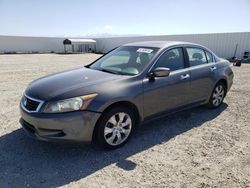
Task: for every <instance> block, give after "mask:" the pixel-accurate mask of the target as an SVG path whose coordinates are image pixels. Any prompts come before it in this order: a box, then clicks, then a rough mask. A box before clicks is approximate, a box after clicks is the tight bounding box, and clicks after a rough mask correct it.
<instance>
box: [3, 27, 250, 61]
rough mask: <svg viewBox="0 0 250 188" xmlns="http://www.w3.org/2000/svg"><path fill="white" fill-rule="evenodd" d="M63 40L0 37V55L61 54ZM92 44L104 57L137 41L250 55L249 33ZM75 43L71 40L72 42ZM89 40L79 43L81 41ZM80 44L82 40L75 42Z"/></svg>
mask: <svg viewBox="0 0 250 188" xmlns="http://www.w3.org/2000/svg"><path fill="white" fill-rule="evenodd" d="M65 39H66V38H56V37H19V36H0V53H16V52H24V53H44V52H64V51H65V46H64V43H63V41H64V40H65ZM92 39H93V41H95V42H96V43H95V47H94V50H95V51H96V52H101V53H105V52H107V51H109V50H111V49H113V48H115V47H117V46H119V45H122V44H125V43H130V42H139V41H156V40H165V41H166V40H170V41H185V42H194V43H198V44H201V45H204V46H206V47H208V48H210V49H211V50H212V51H214V52H215V53H216V54H217V55H218V56H220V57H225V58H229V57H233V56H236V57H238V58H243V56H244V55H245V56H246V55H247V53H249V51H250V32H235V33H210V34H188V35H161V36H136V37H110V38H92ZM71 40H73V41H74V39H71ZM84 40H85V41H88V39H87V40H86V39H82V41H84ZM76 41H81V40H79V39H78V40H76ZM85 49H86V48H85V47H84V50H83V48H82V47H78V48H76V49H75V50H74V51H75V52H88V51H89V49H86V50H85Z"/></svg>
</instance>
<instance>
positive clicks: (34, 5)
mask: <svg viewBox="0 0 250 188" xmlns="http://www.w3.org/2000/svg"><path fill="white" fill-rule="evenodd" d="M245 31H250V0H151V1H150V0H123V1H121V0H120V1H119V0H89V1H87V0H0V35H14V36H49V37H69V36H71V37H79V36H109V35H169V34H193V33H224V32H245Z"/></svg>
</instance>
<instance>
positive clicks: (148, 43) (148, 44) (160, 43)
mask: <svg viewBox="0 0 250 188" xmlns="http://www.w3.org/2000/svg"><path fill="white" fill-rule="evenodd" d="M174 45H196V46H201V45H199V44H195V43H189V42H181V41H144V42H134V43H128V44H125V45H123V46H141V47H154V48H166V47H170V46H174Z"/></svg>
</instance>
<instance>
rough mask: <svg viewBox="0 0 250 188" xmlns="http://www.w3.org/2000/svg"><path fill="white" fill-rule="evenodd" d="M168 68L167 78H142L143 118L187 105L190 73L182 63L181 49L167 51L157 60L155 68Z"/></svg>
mask: <svg viewBox="0 0 250 188" xmlns="http://www.w3.org/2000/svg"><path fill="white" fill-rule="evenodd" d="M157 67H165V68H170V70H171V72H170V75H169V76H168V77H158V78H155V80H154V81H150V80H149V78H144V80H143V88H144V116H145V117H148V116H151V115H154V114H158V113H161V112H164V111H167V110H170V109H175V108H177V107H180V106H183V105H185V104H187V97H186V96H187V94H188V88H189V82H190V73H189V70H188V68H187V67H186V64H185V62H184V54H183V49H182V48H181V47H178V48H173V49H169V50H167V51H166V52H164V53H163V54H162V55H161V56H160V58H159V59H158V60H157V62H156V64H155V66H154V67H153V68H152V70H153V69H155V68H157Z"/></svg>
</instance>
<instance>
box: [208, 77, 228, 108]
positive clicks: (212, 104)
mask: <svg viewBox="0 0 250 188" xmlns="http://www.w3.org/2000/svg"><path fill="white" fill-rule="evenodd" d="M225 96H226V86H225V84H224V83H223V82H219V83H217V84H216V86H215V87H214V89H213V92H212V94H211V96H210V98H209V102H208V107H209V108H218V107H220V106H221V104H222V103H223V100H224V98H225Z"/></svg>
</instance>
